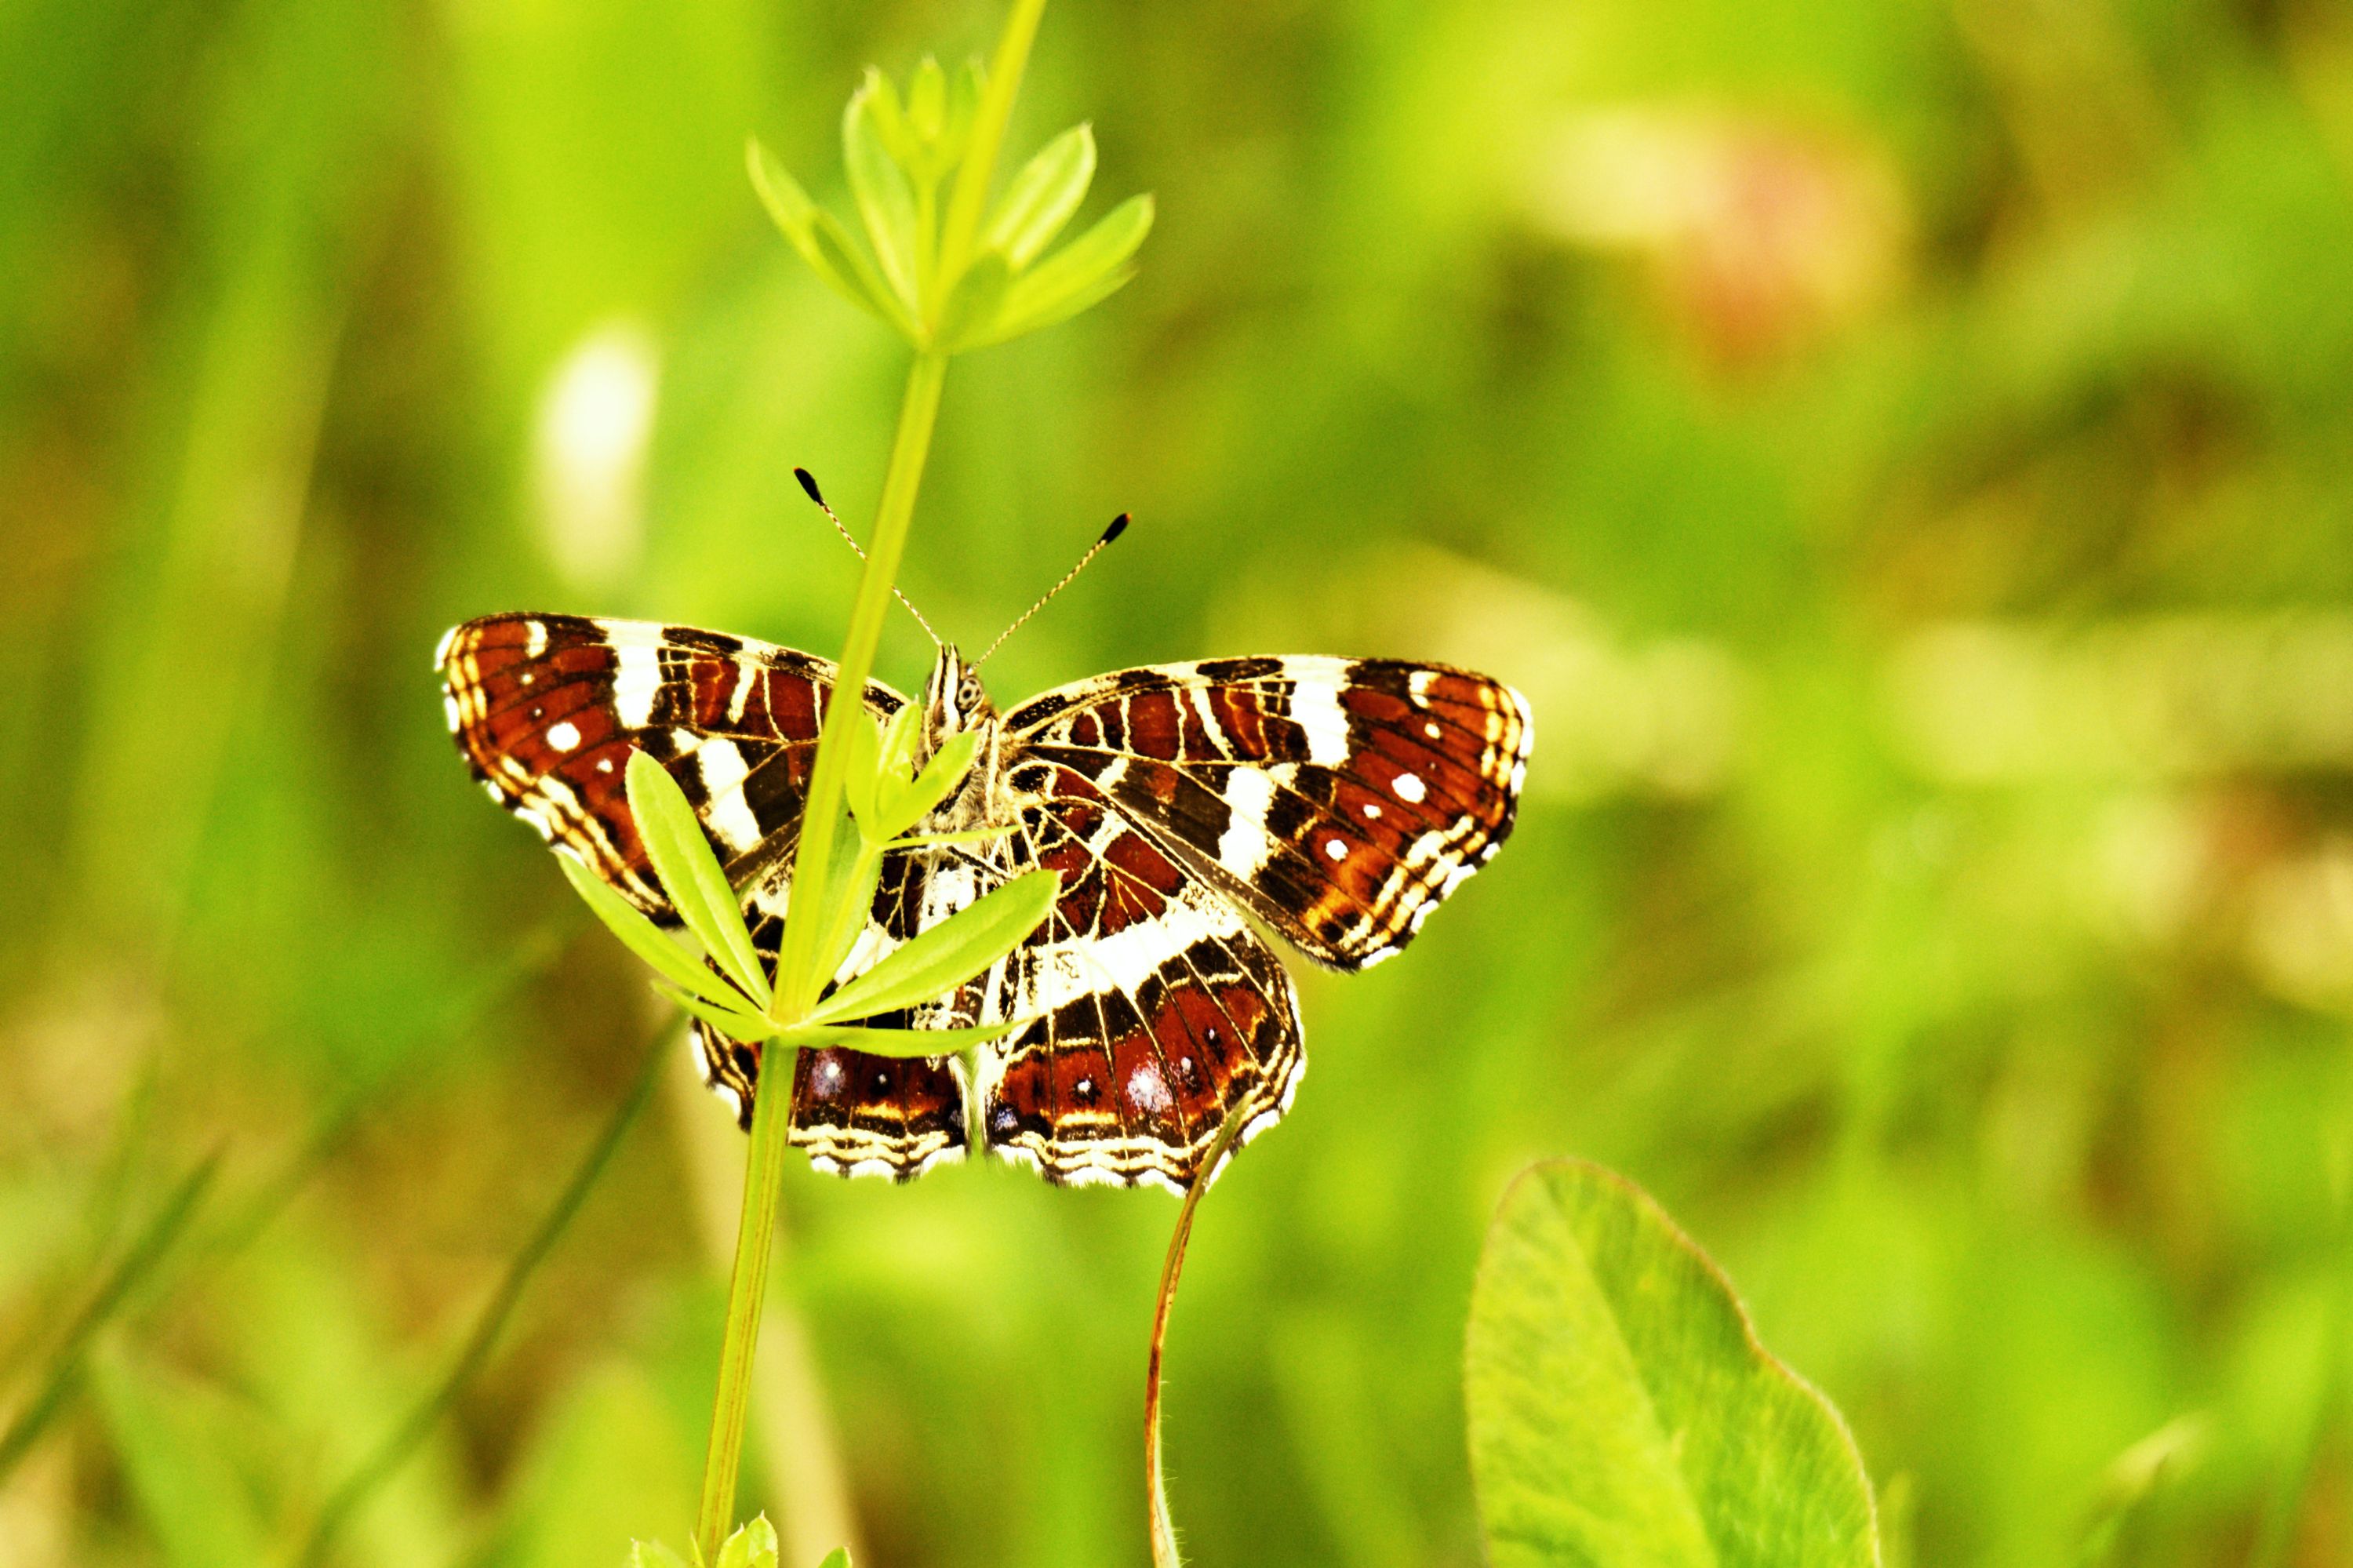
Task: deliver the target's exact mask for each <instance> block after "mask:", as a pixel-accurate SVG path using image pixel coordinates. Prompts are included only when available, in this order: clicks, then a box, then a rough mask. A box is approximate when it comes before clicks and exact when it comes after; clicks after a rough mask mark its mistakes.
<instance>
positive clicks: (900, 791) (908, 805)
mask: <svg viewBox="0 0 2353 1568" xmlns="http://www.w3.org/2000/svg"><path fill="white" fill-rule="evenodd" d="M979 750H980V732H979V731H978V730H972V729H965V730H958V731H957V732H956V733H955V734H954V735H952V736H948V737H947V739H945V740H944V741H942V742H941V743H940V748H939V749H938V750H937V751H935V752H934V753H932V759H931V761H930V762H928V763H926V764H924V766H923V772H921V773H919V774H917V775H916V776H915V777H914V778H913V779H909V780H906V781H904V782H901V783H898V784H897V786H896V787H895V789H894V788H893V787H892V785H891V784H887V783H886V784H885V785H884V786H883V791H884V793H883V798H882V799H881V800H879V801H877V802H876V809H877V816H876V826H877V827H878V828H879V829H881V831H882V834H883V838H884V840H885V842H888V841H889V840H892V839H895V838H898V837H900V836H901V835H902V834H903V833H905V832H907V831H908V830H909V829H910V828H913V826H914V825H915V824H916V823H917V822H920V821H923V819H924V818H925V817H928V816H930V815H931V814H932V811H933V810H934V809H935V808H936V807H937V806H938V805H939V803H940V802H941V801H943V800H946V799H947V798H948V794H949V792H950V791H951V790H953V789H955V787H956V786H957V785H958V784H961V783H963V782H964V779H965V775H966V774H968V773H970V772H971V771H972V759H973V758H974V757H975V756H976V755H977V754H978V752H979Z"/></svg>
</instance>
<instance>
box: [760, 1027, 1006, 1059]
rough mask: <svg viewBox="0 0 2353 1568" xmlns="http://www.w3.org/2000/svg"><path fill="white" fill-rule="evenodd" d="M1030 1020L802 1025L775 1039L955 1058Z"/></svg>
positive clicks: (802, 1046)
mask: <svg viewBox="0 0 2353 1568" xmlns="http://www.w3.org/2000/svg"><path fill="white" fill-rule="evenodd" d="M1029 1022H1030V1020H1029V1019H1027V1018H1016V1019H1013V1020H1010V1021H1009V1022H1004V1023H980V1024H975V1025H973V1026H972V1027H971V1028H968V1029H868V1028H865V1027H863V1026H862V1025H860V1024H856V1023H799V1024H795V1025H794V1026H793V1027H792V1028H790V1029H787V1030H785V1031H784V1032H783V1033H779V1034H778V1035H777V1036H776V1040H777V1042H778V1043H779V1044H785V1045H789V1046H791V1047H793V1048H794V1049H796V1050H804V1051H819V1050H823V1049H825V1048H826V1047H828V1046H830V1045H846V1046H848V1047H849V1049H850V1050H852V1051H863V1052H864V1053H866V1054H868V1055H869V1056H953V1055H955V1054H956V1053H957V1052H959V1051H964V1050H968V1049H970V1048H971V1047H972V1046H975V1045H986V1044H988V1043H989V1042H990V1041H992V1040H1002V1039H1004V1038H1005V1036H1007V1035H1008V1034H1010V1033H1013V1032H1014V1031H1015V1030H1017V1029H1019V1028H1022V1027H1024V1026H1025V1025H1027V1024H1028V1023H1029Z"/></svg>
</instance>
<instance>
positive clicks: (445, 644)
mask: <svg viewBox="0 0 2353 1568" xmlns="http://www.w3.org/2000/svg"><path fill="white" fill-rule="evenodd" d="M455 641H458V628H456V627H454V626H453V627H451V628H450V629H449V630H447V631H445V632H443V633H442V634H441V641H438V642H436V643H435V644H434V645H433V667H434V668H435V669H437V670H438V669H439V668H441V666H442V665H444V664H447V663H448V662H449V644H451V643H452V642H455Z"/></svg>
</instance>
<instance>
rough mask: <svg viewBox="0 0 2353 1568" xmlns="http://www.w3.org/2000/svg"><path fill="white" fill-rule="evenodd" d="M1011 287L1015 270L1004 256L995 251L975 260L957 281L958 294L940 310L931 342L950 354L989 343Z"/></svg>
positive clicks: (950, 297)
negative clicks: (990, 335) (969, 345)
mask: <svg viewBox="0 0 2353 1568" xmlns="http://www.w3.org/2000/svg"><path fill="white" fill-rule="evenodd" d="M1012 285H1013V270H1012V269H1011V268H1010V267H1008V266H1007V265H1006V262H1005V258H1004V257H1002V256H999V255H998V254H997V252H996V251H994V250H990V251H987V252H984V253H983V254H981V255H979V256H976V257H974V258H973V261H972V265H971V266H969V267H967V268H965V272H964V276H963V277H961V278H959V279H957V280H956V286H955V292H954V293H952V294H950V295H949V296H948V302H947V304H946V305H945V306H944V307H943V308H942V309H941V311H940V319H939V324H938V325H937V326H936V327H934V329H933V333H932V341H933V342H934V343H936V344H939V346H940V347H941V348H943V349H944V350H945V351H947V352H948V353H950V354H955V353H956V352H958V351H960V350H961V349H963V348H964V347H965V345H966V344H976V343H982V342H987V341H989V340H990V339H989V334H990V331H991V329H993V328H994V327H995V326H996V325H997V313H998V312H999V311H1001V310H1003V309H1004V307H1005V296H1006V295H1007V293H1008V292H1009V291H1011V289H1012Z"/></svg>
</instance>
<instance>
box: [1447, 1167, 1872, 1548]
mask: <svg viewBox="0 0 2353 1568" xmlns="http://www.w3.org/2000/svg"><path fill="white" fill-rule="evenodd" d="M1463 1390H1464V1395H1465V1400H1466V1403H1467V1405H1468V1408H1469V1413H1470V1436H1471V1462H1472V1463H1471V1467H1472V1480H1473V1481H1474V1483H1475V1484H1476V1487H1477V1491H1478V1498H1479V1511H1480V1518H1481V1521H1482V1525H1483V1527H1484V1530H1485V1532H1486V1537H1487V1561H1488V1562H1489V1563H1491V1564H1493V1568H1549V1565H1551V1564H1555V1563H1581V1562H1594V1563H1612V1562H1623V1561H1628V1560H1629V1559H1628V1558H1627V1557H1626V1551H1627V1543H1628V1542H1642V1543H1643V1546H1642V1551H1641V1561H1642V1562H1644V1563H1651V1564H1656V1565H1657V1568H1682V1565H1684V1564H1688V1565H1690V1568H1782V1565H1784V1564H1793V1563H1797V1564H1804V1565H1806V1568H1873V1565H1875V1564H1877V1563H1878V1562H1879V1560H1880V1557H1879V1533H1878V1529H1877V1525H1876V1522H1875V1520H1874V1519H1873V1499H1872V1492H1871V1486H1870V1483H1869V1481H1868V1480H1867V1479H1866V1478H1865V1477H1864V1475H1863V1470H1862V1458H1861V1457H1860V1456H1859V1455H1857V1453H1856V1452H1855V1447H1854V1441H1853V1439H1852V1437H1850V1436H1848V1435H1847V1430H1846V1425H1845V1423H1844V1422H1842V1421H1841V1420H1840V1419H1839V1416H1838V1413H1837V1412H1836V1411H1835V1410H1833V1409H1832V1408H1831V1404H1830V1402H1829V1401H1827V1400H1825V1399H1824V1398H1822V1396H1821V1395H1820V1394H1819V1393H1815V1392H1814V1390H1813V1389H1811V1388H1810V1387H1808V1386H1807V1385H1806V1384H1805V1383H1803V1382H1801V1381H1800V1380H1799V1378H1798V1376H1797V1374H1795V1373H1794V1372H1790V1371H1789V1369H1788V1368H1787V1367H1785V1366H1783V1365H1782V1364H1781V1363H1780V1362H1779V1361H1775V1360H1774V1359H1773V1358H1772V1357H1771V1356H1770V1355H1768V1354H1767V1352H1766V1351H1765V1349H1764V1347H1763V1346H1761V1345H1759V1344H1758V1343H1757V1336H1756V1333H1755V1331H1754V1330H1752V1329H1751V1328H1750V1326H1749V1322H1748V1318H1747V1314H1746V1312H1745V1311H1744V1310H1743V1309H1742V1308H1741V1305H1740V1303H1739V1301H1738V1299H1737V1298H1736V1297H1735V1296H1734V1295H1733V1293H1732V1287H1731V1286H1730V1285H1729V1284H1728V1283H1726V1281H1725V1277H1724V1276H1723V1275H1722V1274H1720V1273H1719V1272H1717V1270H1716V1268H1715V1265H1714V1264H1712V1263H1710V1262H1709V1261H1708V1260H1707V1258H1706V1257H1705V1256H1704V1255H1703V1254H1702V1253H1701V1252H1700V1250H1699V1249H1698V1247H1696V1246H1695V1245H1693V1244H1692V1242H1691V1240H1690V1238H1689V1237H1687V1236H1685V1235H1684V1234H1683V1233H1682V1232H1681V1231H1679V1230H1677V1229H1676V1228H1675V1225H1674V1224H1673V1222H1672V1221H1671V1220H1670V1219H1668V1217H1667V1215H1666V1214H1665V1213H1664V1212H1663V1211H1662V1210H1661V1209H1660V1208H1659V1206H1658V1205H1657V1204H1656V1203H1654V1202H1651V1199H1650V1198H1649V1197H1648V1196H1646V1195H1645V1194H1644V1193H1642V1192H1640V1191H1638V1190H1637V1189H1636V1188H1635V1187H1634V1186H1633V1185H1632V1184H1631V1183H1630V1182H1628V1181H1624V1180H1623V1179H1622V1178H1620V1177H1618V1176H1616V1175H1613V1174H1611V1173H1610V1172H1609V1171H1604V1170H1602V1169H1601V1168H1600V1167H1599V1166H1596V1165H1590V1164H1587V1163H1585V1162H1583V1161H1579V1160H1551V1161H1546V1162H1545V1163H1543V1164H1539V1165H1536V1166H1534V1167H1532V1168H1531V1169H1529V1170H1528V1171H1525V1172H1523V1173H1522V1174H1521V1175H1520V1177H1519V1178H1518V1180H1517V1181H1514V1182H1513V1184H1512V1186H1511V1188H1510V1189H1509V1191H1507V1192H1505V1193H1504V1201H1503V1204H1502V1207H1501V1208H1500V1210H1499V1211H1498V1212H1497V1213H1496V1216H1495V1221H1494V1224H1493V1225H1492V1226H1491V1227H1490V1228H1489V1230H1488V1233H1487V1243H1486V1246H1485V1249H1484V1252H1483V1254H1482V1256H1481V1258H1480V1262H1479V1273H1478V1277H1477V1280H1476V1283H1475V1284H1474V1286H1473V1287H1472V1300H1471V1328H1470V1334H1469V1340H1468V1346H1467V1349H1466V1351H1465V1354H1464V1363H1463Z"/></svg>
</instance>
